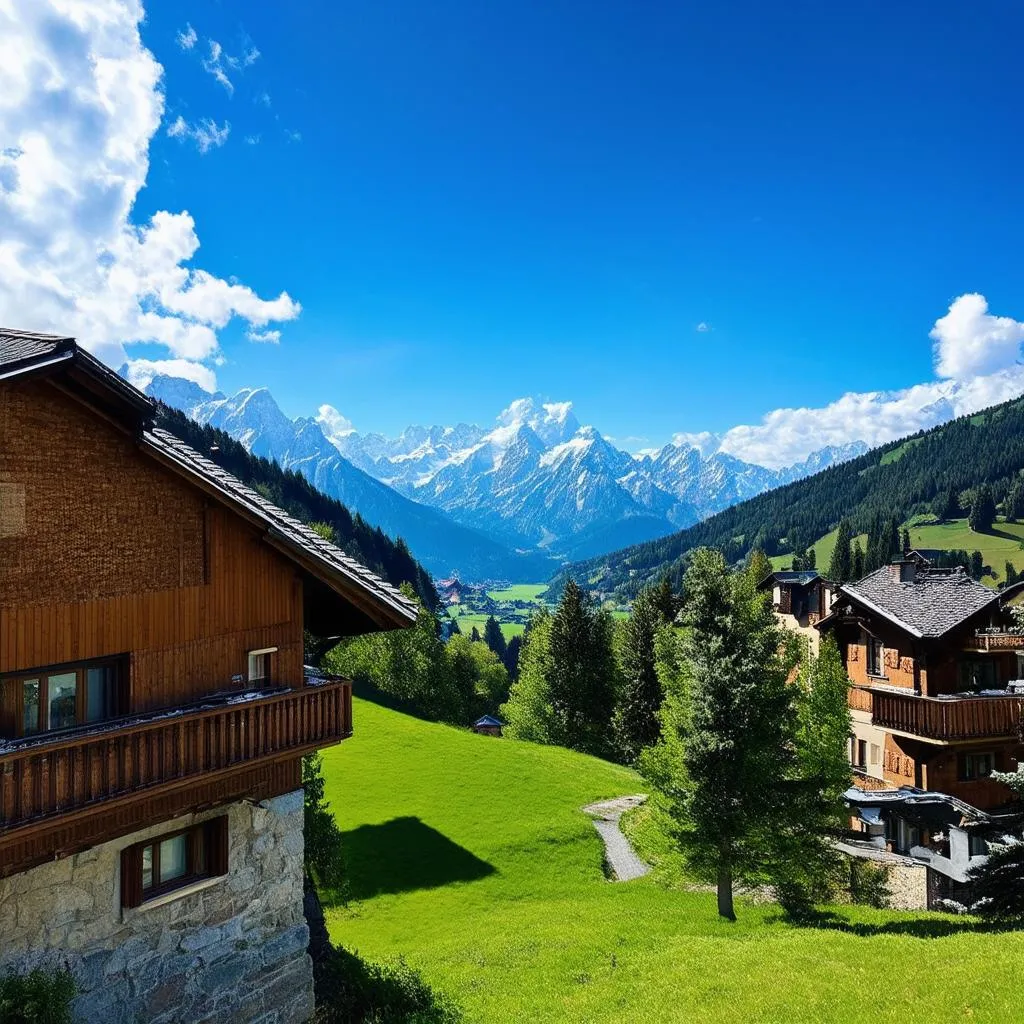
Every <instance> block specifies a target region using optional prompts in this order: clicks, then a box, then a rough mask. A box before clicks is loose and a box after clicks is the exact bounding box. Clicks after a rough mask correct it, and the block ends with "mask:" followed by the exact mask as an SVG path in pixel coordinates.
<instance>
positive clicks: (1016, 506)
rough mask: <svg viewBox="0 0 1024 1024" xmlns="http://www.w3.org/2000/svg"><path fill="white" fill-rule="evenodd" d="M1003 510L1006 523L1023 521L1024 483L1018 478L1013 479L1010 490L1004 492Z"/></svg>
mask: <svg viewBox="0 0 1024 1024" xmlns="http://www.w3.org/2000/svg"><path fill="white" fill-rule="evenodd" d="M1003 509H1004V511H1005V512H1006V521H1007V522H1008V523H1015V522H1017V520H1018V519H1024V481H1022V480H1021V478H1020V477H1019V476H1015V477H1014V478H1013V483H1011V484H1010V489H1009V490H1008V491H1007V492H1006V498H1005V499H1004V500H1003Z"/></svg>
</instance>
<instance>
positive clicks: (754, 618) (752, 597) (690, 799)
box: [641, 548, 797, 920]
mask: <svg viewBox="0 0 1024 1024" xmlns="http://www.w3.org/2000/svg"><path fill="white" fill-rule="evenodd" d="M685 592H686V605H685V607H684V611H683V615H684V619H685V624H686V627H687V628H686V629H685V630H684V631H682V636H681V639H680V640H679V641H678V642H679V643H680V644H681V645H682V651H681V662H682V666H683V672H682V679H681V680H679V681H678V682H677V683H674V684H673V686H672V689H671V691H670V692H669V693H668V694H667V695H666V699H665V702H664V704H663V705H662V740H661V741H660V742H659V743H657V744H656V745H655V746H653V747H649V748H648V749H647V750H646V751H645V752H644V754H643V756H642V757H641V770H642V771H643V773H644V775H645V776H646V777H647V778H648V779H649V780H650V781H651V783H652V785H653V786H654V787H655V788H656V789H657V790H658V793H659V799H660V801H661V802H663V803H664V805H666V807H667V809H668V811H669V813H670V815H671V817H672V820H673V823H674V834H675V837H676V839H677V841H678V843H679V845H680V849H681V850H682V852H683V853H684V856H685V857H686V860H687V863H688V865H689V867H690V869H691V870H692V871H694V873H695V874H697V875H698V876H700V877H704V878H707V879H708V880H711V879H714V880H715V882H716V884H717V888H718V912H719V914H720V916H722V917H724V918H726V919H728V920H735V916H736V915H735V911H734V909H733V883H734V882H735V881H737V880H744V879H755V878H762V877H764V873H765V871H766V870H767V868H768V865H769V864H770V863H771V861H772V856H773V852H774V849H775V848H774V845H773V844H774V843H775V839H774V836H775V835H776V833H777V831H778V830H779V828H780V827H781V826H782V824H783V823H786V822H787V821H789V820H790V815H791V814H792V813H793V810H794V805H793V804H792V802H791V800H790V794H789V793H788V792H787V786H786V781H787V779H788V778H789V777H790V776H791V775H792V773H793V772H794V771H795V770H796V767H797V754H796V750H795V742H794V741H795V730H796V715H795V711H794V697H795V692H794V689H793V688H792V687H790V686H788V685H787V683H786V678H787V675H788V671H789V666H788V665H786V664H785V663H784V662H783V661H782V659H781V657H780V654H779V651H780V648H781V646H782V640H783V637H782V633H781V631H780V629H779V627H778V625H777V624H776V621H775V616H774V613H773V612H772V610H771V607H770V605H769V603H768V602H767V601H764V600H763V599H762V598H761V596H760V595H759V594H758V593H757V592H756V590H755V589H754V585H753V584H752V583H751V582H750V577H749V574H747V573H730V572H729V570H728V567H727V565H726V562H725V559H724V557H723V556H722V555H721V553H719V552H717V551H712V550H709V549H706V548H703V549H700V550H698V551H697V552H695V553H694V555H693V558H692V560H691V562H690V566H689V568H688V569H687V572H686V577H685Z"/></svg>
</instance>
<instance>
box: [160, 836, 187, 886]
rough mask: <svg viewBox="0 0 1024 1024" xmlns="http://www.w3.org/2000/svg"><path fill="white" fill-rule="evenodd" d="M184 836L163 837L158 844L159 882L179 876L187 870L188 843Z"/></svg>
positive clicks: (168, 880) (169, 880)
mask: <svg viewBox="0 0 1024 1024" xmlns="http://www.w3.org/2000/svg"><path fill="white" fill-rule="evenodd" d="M186 838H187V837H186V836H184V835H181V836H175V837H174V838H173V839H165V840H164V841H163V842H162V843H161V844H160V883H161V885H162V884H163V883H165V882H171V881H173V880H174V879H175V878H181V877H182V876H183V875H185V874H186V872H187V871H188V857H187V853H188V844H187V842H186Z"/></svg>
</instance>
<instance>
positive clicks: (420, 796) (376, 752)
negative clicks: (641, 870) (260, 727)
mask: <svg viewBox="0 0 1024 1024" xmlns="http://www.w3.org/2000/svg"><path fill="white" fill-rule="evenodd" d="M355 723H356V724H355V728H356V732H355V736H354V738H353V739H351V740H347V741H346V742H345V743H343V744H341V746H339V747H335V748H332V749H330V750H328V751H325V752H324V769H325V774H326V777H327V796H328V798H329V799H330V801H331V803H332V806H333V808H334V810H335V813H336V815H337V817H338V819H339V821H340V823H341V826H342V828H343V829H344V830H345V849H346V860H347V864H348V871H349V877H350V885H351V894H350V895H351V900H350V903H349V904H348V906H339V907H333V908H331V909H329V910H328V924H329V927H330V930H331V935H332V937H333V939H334V940H335V941H336V942H339V943H341V944H343V945H345V946H347V947H348V948H350V949H354V950H358V951H359V952H360V953H361V954H362V955H364V956H367V957H370V958H373V959H383V958H386V957H389V956H396V955H399V954H401V955H403V956H404V957H405V958H406V959H407V960H408V962H409V963H410V964H412V965H413V966H415V967H417V968H418V969H420V970H421V971H422V972H423V974H424V976H425V977H426V979H427V980H428V981H429V982H430V983H431V984H433V985H435V986H436V987H437V988H439V989H441V990H443V991H444V992H446V993H448V994H449V995H451V996H452V997H453V998H454V999H456V1000H457V1002H458V1003H459V1004H460V1005H461V1006H462V1007H463V1009H464V1010H465V1012H466V1014H467V1017H468V1019H469V1020H470V1021H480V1022H495V1024H498V1022H500V1024H505V1022H508V1021H521V1020H522V1021H526V1020H529V1021H551V1022H554V1021H559V1022H561V1021H569V1022H576V1021H578V1022H583V1021H607V1022H611V1021H615V1022H618V1021H622V1022H651V1024H654V1022H657V1024H661V1022H664V1021H687V1022H690V1021H693V1022H697V1021H701V1022H703V1021H709V1022H710V1021H715V1022H719V1021H721V1022H725V1024H739V1022H744V1024H747V1022H780V1024H781V1022H783V1021H785V1022H801V1024H803V1022H836V1024H838V1022H860V1021H864V1022H872V1024H877V1022H879V1021H884V1022H890V1021H891V1022H899V1024H908V1022H913V1024H929V1022H936V1024H938V1022H942V1024H947V1022H948V1021H950V1020H971V1021H976V1022H977V1021H993V1022H995V1021H999V1022H1008V1021H1015V1020H1021V1019H1024V990H1022V989H1021V987H1020V985H1019V982H1018V977H1019V976H1018V970H1019V963H1020V960H1021V957H1022V955H1024V936H1022V935H1018V934H1013V933H1003V934H992V933H986V932H977V931H973V930H972V929H971V926H970V924H969V923H968V922H963V921H958V920H956V919H952V918H944V917H942V916H939V915H925V914H918V915H915V914H899V913H895V912H882V911H868V910H860V909H857V910H852V909H851V910H844V911H842V913H843V915H844V916H845V918H846V920H847V924H846V925H845V929H846V930H840V929H838V928H816V929H815V928H808V929H800V928H795V927H791V926H789V925H787V924H784V923H782V922H780V921H778V919H777V915H776V912H775V910H774V908H772V907H771V906H761V907H752V906H747V905H745V904H742V903H741V904H740V907H739V914H740V920H739V921H738V922H737V923H736V924H734V925H729V924H726V923H721V922H719V921H718V919H717V918H716V916H715V912H714V903H713V897H712V895H711V894H707V893H695V892H687V891H682V890H670V889H667V888H664V887H662V886H660V885H659V884H658V883H657V881H655V880H652V879H651V878H645V879H640V880H638V881H635V882H628V883H610V882H607V881H605V879H604V876H603V873H602V869H601V846H600V842H599V840H598V837H597V834H596V832H595V831H594V829H593V827H592V825H591V824H590V822H589V821H588V819H587V818H586V817H585V816H584V815H583V814H581V813H580V811H579V809H578V808H579V807H580V806H581V805H583V804H585V803H587V802H588V801H591V800H595V799H599V798H601V797H610V796H615V795H619V794H624V793H632V792H637V791H638V790H640V789H641V788H642V786H641V783H640V781H639V780H638V779H637V777H636V776H635V775H633V773H631V772H630V771H628V770H627V769H624V768H620V767H617V766H615V765H610V764H607V763H605V762H602V761H598V760H595V759H593V758H589V757H584V756H582V755H578V754H574V753H571V752H569V751H565V750H560V749H556V748H549V747H539V746H533V745H529V744H523V743H517V742H515V741H512V740H507V739H493V738H491V737H483V736H474V735H472V734H471V733H469V732H465V731H461V730H456V729H452V728H449V727H446V726H441V725H434V724H430V723H424V722H421V721H418V720H416V719H413V718H409V717H407V716H404V715H401V714H398V713H397V712H393V711H387V710H384V709H381V708H379V707H377V706H375V705H372V704H368V703H366V702H364V701H358V700H357V701H356V702H355Z"/></svg>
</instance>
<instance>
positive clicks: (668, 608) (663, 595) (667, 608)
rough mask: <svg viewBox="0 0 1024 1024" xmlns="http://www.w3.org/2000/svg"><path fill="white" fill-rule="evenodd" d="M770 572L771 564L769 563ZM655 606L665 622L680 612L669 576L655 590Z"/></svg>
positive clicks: (663, 577) (662, 579)
mask: <svg viewBox="0 0 1024 1024" xmlns="http://www.w3.org/2000/svg"><path fill="white" fill-rule="evenodd" d="M768 565H769V571H771V570H770V566H771V563H770V562H769V563H768ZM653 596H654V604H655V607H656V608H657V609H658V614H659V615H660V616H661V618H662V621H663V622H672V621H673V620H674V619H675V617H676V614H677V613H678V611H679V599H678V598H677V597H676V595H675V591H673V589H672V581H671V580H670V579H669V578H668V576H662V577H661V579H660V580H659V581H658V584H657V586H656V587H655V588H654V594H653Z"/></svg>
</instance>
